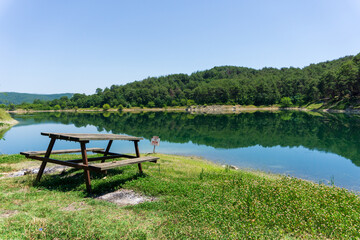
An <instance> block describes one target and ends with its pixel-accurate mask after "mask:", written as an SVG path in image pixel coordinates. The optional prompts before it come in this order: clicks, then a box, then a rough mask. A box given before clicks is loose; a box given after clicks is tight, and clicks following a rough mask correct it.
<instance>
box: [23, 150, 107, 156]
mask: <svg viewBox="0 0 360 240" xmlns="http://www.w3.org/2000/svg"><path fill="white" fill-rule="evenodd" d="M86 151H87V152H99V151H104V149H103V148H88V149H86ZM77 152H81V149H66V150H53V151H51V154H63V153H77ZM20 154H21V155H24V156H26V157H31V156H38V155H45V154H46V151H30V152H21V153H20Z"/></svg>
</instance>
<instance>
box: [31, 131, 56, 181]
mask: <svg viewBox="0 0 360 240" xmlns="http://www.w3.org/2000/svg"><path fill="white" fill-rule="evenodd" d="M55 140H56V138H51V140H50V143H49V146H48V148H47V150H46V153H45V157H46V158H48V157H50V154H51V151H52V149H53V147H54V144H55ZM46 163H47V162H46V161H43V162H42V163H41V166H40V169H39V172H38V174H37V176H36V180H35V182H36V183H37V182H40V179H41V177H42V175H43V173H44V170H45V167H46Z"/></svg>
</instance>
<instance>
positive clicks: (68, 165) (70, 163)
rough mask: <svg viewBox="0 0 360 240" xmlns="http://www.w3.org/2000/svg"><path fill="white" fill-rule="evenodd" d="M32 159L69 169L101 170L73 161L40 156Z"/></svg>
mask: <svg viewBox="0 0 360 240" xmlns="http://www.w3.org/2000/svg"><path fill="white" fill-rule="evenodd" d="M30 158H31V159H36V160H39V161H43V163H47V162H49V163H55V164H58V165H63V166H67V167H73V168H77V169H88V170H91V171H96V172H99V168H97V167H95V168H94V167H92V166H91V165H88V166H86V165H84V164H82V163H74V162H72V161H61V160H57V159H52V158H45V157H39V156H32V157H30ZM81 161H82V160H81Z"/></svg>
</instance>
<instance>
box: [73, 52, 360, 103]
mask: <svg viewBox="0 0 360 240" xmlns="http://www.w3.org/2000/svg"><path fill="white" fill-rule="evenodd" d="M318 101H324V102H325V101H326V102H329V104H333V102H340V101H343V102H344V103H342V105H341V106H340V105H339V106H338V108H347V107H350V106H351V105H353V103H354V104H355V105H358V104H359V103H360V53H359V54H357V55H356V56H347V57H342V58H339V59H336V60H332V61H326V62H321V63H317V64H310V65H309V66H307V67H304V68H294V67H290V68H281V69H277V68H263V69H259V70H257V69H252V68H246V67H236V66H220V67H214V68H212V69H210V70H205V71H199V72H195V73H192V74H191V75H187V74H171V75H168V76H161V77H149V78H147V79H144V80H142V81H136V82H132V83H128V84H126V85H112V86H111V87H110V88H105V89H104V90H102V89H100V88H98V89H97V90H96V94H93V95H90V96H85V95H84V94H74V96H73V97H72V99H71V102H70V103H68V104H67V105H73V106H77V107H80V108H81V107H90V106H98V107H101V106H102V105H103V104H106V103H107V104H109V105H110V106H111V107H117V106H119V105H120V104H121V105H123V106H139V107H141V106H148V107H154V106H155V107H163V106H178V105H182V106H186V105H195V104H201V105H202V104H228V105H230V104H240V105H256V106H261V105H272V104H280V103H281V104H283V105H286V104H287V105H292V104H295V105H297V106H303V105H304V104H307V103H311V102H318Z"/></svg>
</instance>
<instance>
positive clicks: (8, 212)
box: [0, 210, 19, 218]
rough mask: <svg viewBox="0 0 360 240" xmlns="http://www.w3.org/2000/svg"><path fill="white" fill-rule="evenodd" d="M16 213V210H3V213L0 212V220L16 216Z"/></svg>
mask: <svg viewBox="0 0 360 240" xmlns="http://www.w3.org/2000/svg"><path fill="white" fill-rule="evenodd" d="M18 212H19V211H18V210H5V211H2V212H0V218H8V217H11V216H14V215H16V214H17V213H18Z"/></svg>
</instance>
